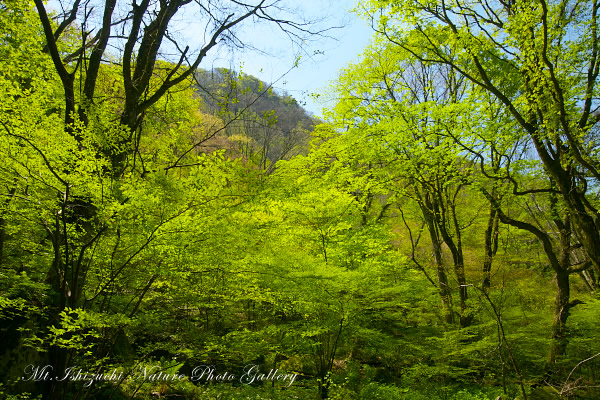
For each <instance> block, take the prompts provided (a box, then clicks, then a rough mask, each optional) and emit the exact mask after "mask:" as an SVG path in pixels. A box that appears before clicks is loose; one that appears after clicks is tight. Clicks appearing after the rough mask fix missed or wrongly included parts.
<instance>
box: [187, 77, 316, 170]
mask: <svg viewBox="0 0 600 400" xmlns="http://www.w3.org/2000/svg"><path fill="white" fill-rule="evenodd" d="M194 80H195V83H196V84H195V89H196V92H197V93H198V95H199V96H200V97H201V98H202V100H203V105H204V107H205V109H204V110H202V111H203V112H204V113H207V114H210V115H214V116H216V117H218V118H219V120H220V121H221V123H222V126H223V129H222V130H221V131H220V132H219V134H218V135H216V137H215V138H213V139H212V140H211V141H209V142H208V143H207V146H211V147H216V148H219V147H220V148H225V149H227V150H228V152H229V154H230V155H232V156H234V157H236V156H241V157H243V158H245V159H247V160H249V161H251V163H252V164H254V165H256V166H258V167H259V168H262V169H265V170H267V169H268V170H272V167H273V166H274V165H275V163H276V162H277V161H279V160H285V159H290V158H291V157H293V156H295V155H297V154H302V153H306V151H307V149H308V142H309V139H310V132H311V131H312V130H313V128H314V126H315V125H316V124H317V123H318V121H317V120H316V119H315V118H314V117H312V116H311V115H309V114H308V113H307V111H306V110H305V109H304V108H302V106H301V105H300V104H298V102H297V101H296V100H295V99H294V98H293V97H292V96H290V95H288V94H287V93H278V92H277V91H275V90H272V88H271V87H270V85H269V84H268V83H266V82H263V81H261V80H260V79H258V78H256V77H254V76H252V75H246V74H243V73H236V72H235V71H231V70H228V69H225V68H217V69H213V70H210V71H207V70H198V71H197V72H196V74H195V76H194Z"/></svg>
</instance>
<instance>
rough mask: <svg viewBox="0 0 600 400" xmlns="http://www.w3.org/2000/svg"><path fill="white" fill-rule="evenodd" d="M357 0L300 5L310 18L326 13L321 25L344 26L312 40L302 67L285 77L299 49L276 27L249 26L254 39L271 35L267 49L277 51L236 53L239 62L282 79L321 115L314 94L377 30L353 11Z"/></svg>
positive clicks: (308, 0)
mask: <svg viewBox="0 0 600 400" xmlns="http://www.w3.org/2000/svg"><path fill="white" fill-rule="evenodd" d="M356 2H357V0H304V1H303V2H302V3H301V5H298V7H299V11H302V12H304V13H305V14H304V15H305V17H306V18H307V19H310V18H311V16H313V15H315V16H319V14H321V15H326V17H325V18H326V19H325V20H324V21H323V22H322V23H321V26H343V27H342V28H339V29H333V30H331V31H329V32H328V33H327V34H328V35H329V36H331V38H326V37H325V38H317V40H315V41H314V42H312V43H308V44H307V45H306V47H305V48H304V52H303V53H301V54H302V58H301V59H300V62H299V64H298V67H297V68H294V69H292V71H290V72H289V73H288V74H287V75H286V76H285V77H283V78H281V79H280V77H281V76H282V75H283V74H285V73H286V72H287V71H288V70H289V69H290V68H291V67H292V66H293V65H294V61H295V59H296V56H297V52H298V49H291V46H290V40H289V39H288V38H286V37H285V36H284V35H283V34H281V32H278V31H277V30H276V29H275V30H273V29H269V28H267V27H261V26H258V27H255V26H248V27H246V32H248V35H249V36H250V37H251V38H252V39H253V38H255V37H257V36H258V37H259V40H258V42H260V39H261V36H262V38H263V39H264V38H267V37H268V38H269V40H268V41H267V43H268V45H267V46H266V47H267V49H266V50H268V51H270V52H272V53H273V55H271V56H262V55H260V54H257V53H256V52H244V53H242V54H237V55H235V58H236V61H237V63H236V64H237V65H239V64H241V65H242V67H241V68H242V71H243V72H245V73H247V74H250V75H254V76H256V77H257V78H259V79H261V80H263V81H265V82H267V83H271V82H274V81H277V80H278V79H279V80H278V81H277V82H276V83H275V85H274V86H275V88H277V89H279V90H282V89H283V90H285V91H287V92H288V93H289V94H290V95H292V96H293V97H294V98H296V99H297V100H298V101H300V102H302V103H306V105H305V108H306V109H307V110H308V111H310V112H313V113H315V114H316V115H317V116H318V115H319V114H320V111H321V107H322V104H318V103H316V102H315V101H314V100H313V99H312V98H311V96H310V94H311V93H315V92H320V91H323V90H326V87H327V85H328V83H329V82H330V81H332V80H335V79H336V78H337V77H338V74H339V72H340V70H341V69H342V68H344V67H345V66H346V65H348V63H351V62H354V61H357V60H358V57H359V55H360V53H361V52H362V51H363V49H364V48H365V47H366V46H367V45H368V43H369V40H370V38H371V36H372V34H373V31H372V30H371V28H370V27H369V26H368V23H367V22H366V21H364V20H362V19H360V18H359V17H358V16H356V15H355V14H354V13H351V12H350V10H351V9H352V8H353V7H354V6H355V4H356ZM306 53H308V54H306ZM315 53H316V54H315ZM236 64H234V65H233V66H234V67H235V66H236ZM223 66H226V65H223Z"/></svg>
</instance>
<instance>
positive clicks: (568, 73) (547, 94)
mask: <svg viewBox="0 0 600 400" xmlns="http://www.w3.org/2000/svg"><path fill="white" fill-rule="evenodd" d="M599 7H600V3H598V2H597V1H591V2H583V3H582V2H572V1H560V2H559V1H556V2H554V1H552V2H548V1H546V0H538V1H516V2H504V1H493V2H488V1H475V2H465V1H462V0H452V1H443V2H441V3H438V2H429V1H413V0H406V1H404V0H389V1H388V0H384V1H365V2H363V3H362V10H363V11H364V13H365V14H366V15H368V16H369V18H370V19H371V21H372V22H373V26H374V28H375V29H376V31H377V32H378V33H379V34H380V35H381V37H382V38H383V39H384V40H387V41H388V42H389V43H390V44H392V45H394V46H398V47H399V48H402V49H404V50H405V51H408V52H410V53H411V54H413V55H414V56H415V57H417V58H418V59H420V60H422V61H423V62H427V63H435V64H441V65H446V66H448V67H450V68H452V70H454V71H456V73H457V74H459V75H460V76H462V77H464V78H466V79H468V80H469V81H471V82H472V83H473V84H475V85H477V86H478V87H480V88H482V89H483V90H485V91H486V92H488V93H490V95H492V96H493V97H495V98H496V99H497V100H498V101H499V102H500V103H501V104H502V105H503V107H505V108H506V110H507V112H509V113H510V115H511V116H512V118H514V120H515V121H516V122H517V123H518V125H519V126H520V127H521V129H523V130H524V132H526V133H527V135H528V136H529V138H530V139H531V141H532V143H533V144H534V147H535V149H536V152H537V155H538V157H539V159H540V160H541V161H542V162H543V164H544V167H545V168H546V171H547V172H548V174H549V175H550V176H551V177H552V179H553V180H554V181H555V182H556V185H557V189H558V190H559V191H560V193H561V196H562V198H563V200H564V202H565V205H566V207H567V208H568V210H569V212H570V215H571V218H572V222H573V226H574V228H575V231H576V234H577V237H578V240H579V241H580V242H581V245H582V246H583V248H584V249H585V251H586V254H587V256H588V257H589V262H590V263H591V264H592V265H593V266H594V269H595V271H596V273H598V272H600V261H599V260H600V251H599V249H600V235H599V229H598V224H597V218H598V210H597V206H596V204H595V202H594V201H593V200H592V199H591V196H590V192H591V191H593V188H594V187H595V185H596V183H597V181H598V179H599V178H600V174H599V172H598V158H597V145H596V140H595V138H596V136H597V123H598V121H599V120H600V114H598V108H597V106H598V104H597V95H596V93H597V90H598V89H597V79H598V72H599V66H600V65H599V60H598V51H599V47H598V41H599V36H598V9H599ZM581 71H583V72H581Z"/></svg>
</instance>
